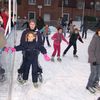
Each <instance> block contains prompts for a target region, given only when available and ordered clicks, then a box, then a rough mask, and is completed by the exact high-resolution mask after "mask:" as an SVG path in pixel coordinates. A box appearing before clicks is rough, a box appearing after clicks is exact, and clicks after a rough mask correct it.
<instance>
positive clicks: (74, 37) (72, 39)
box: [69, 33, 83, 44]
mask: <svg viewBox="0 0 100 100" xmlns="http://www.w3.org/2000/svg"><path fill="white" fill-rule="evenodd" d="M77 39H78V40H79V41H80V42H82V43H83V41H82V38H81V36H80V35H79V33H72V34H71V35H70V39H69V43H70V44H76V42H77Z"/></svg>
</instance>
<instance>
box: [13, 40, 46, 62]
mask: <svg viewBox="0 0 100 100" xmlns="http://www.w3.org/2000/svg"><path fill="white" fill-rule="evenodd" d="M14 48H15V49H16V51H25V59H26V60H30V61H32V60H34V59H35V57H38V52H41V53H42V54H46V53H47V51H46V49H45V48H44V47H43V46H42V45H40V44H39V43H38V42H36V41H33V42H24V44H23V45H21V44H20V45H18V46H15V47H14Z"/></svg>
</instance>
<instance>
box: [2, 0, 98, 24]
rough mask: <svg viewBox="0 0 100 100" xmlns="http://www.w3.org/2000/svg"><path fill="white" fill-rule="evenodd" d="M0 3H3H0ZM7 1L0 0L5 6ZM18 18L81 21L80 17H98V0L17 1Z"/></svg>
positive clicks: (47, 20)
mask: <svg viewBox="0 0 100 100" xmlns="http://www.w3.org/2000/svg"><path fill="white" fill-rule="evenodd" d="M2 1H4V2H3V3H2ZM7 1H8V0H0V2H1V4H0V5H1V6H2V4H3V5H5V4H7ZM17 3H18V7H17V8H18V9H17V11H18V17H19V18H21V19H22V18H27V19H30V18H34V19H36V18H37V17H38V16H42V17H43V18H44V21H46V22H49V21H51V20H52V21H56V20H58V19H59V18H60V17H62V16H65V17H66V19H67V20H69V18H70V17H71V18H73V20H81V19H82V16H95V17H97V18H99V17H100V0H17Z"/></svg>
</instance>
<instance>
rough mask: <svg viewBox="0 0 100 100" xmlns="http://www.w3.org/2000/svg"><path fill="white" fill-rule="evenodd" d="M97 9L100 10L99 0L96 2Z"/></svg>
mask: <svg viewBox="0 0 100 100" xmlns="http://www.w3.org/2000/svg"><path fill="white" fill-rule="evenodd" d="M95 9H96V10H100V2H99V1H97V2H96V4H95Z"/></svg>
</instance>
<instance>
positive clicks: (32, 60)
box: [11, 31, 50, 87]
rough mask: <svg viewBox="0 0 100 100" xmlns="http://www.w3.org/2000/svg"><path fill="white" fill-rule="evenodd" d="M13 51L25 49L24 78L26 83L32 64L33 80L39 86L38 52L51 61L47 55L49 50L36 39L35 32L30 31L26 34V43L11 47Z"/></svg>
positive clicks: (23, 81)
mask: <svg viewBox="0 0 100 100" xmlns="http://www.w3.org/2000/svg"><path fill="white" fill-rule="evenodd" d="M11 50H12V51H21V50H22V51H25V58H24V61H23V69H24V70H23V80H22V81H21V83H22V84H24V83H25V82H26V81H27V80H28V77H29V70H30V66H31V65H32V82H33V85H34V86H35V87H38V55H39V54H38V52H39V51H40V52H41V53H42V54H43V56H44V59H45V60H46V61H49V60H50V58H49V57H48V56H47V51H46V49H45V48H44V47H43V45H40V44H39V43H38V42H37V41H36V34H35V33H34V32H32V31H31V32H28V33H27V34H26V36H25V43H24V44H23V45H18V46H15V47H14V48H12V49H11Z"/></svg>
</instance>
